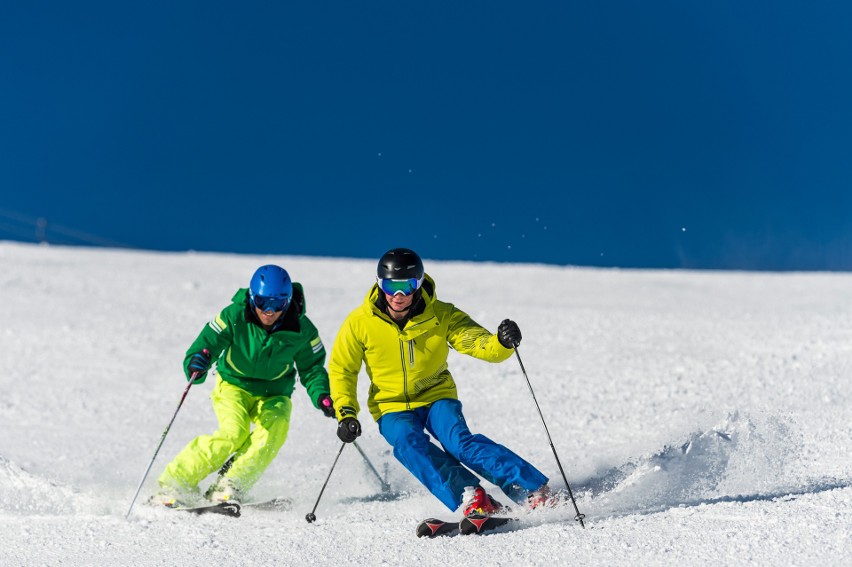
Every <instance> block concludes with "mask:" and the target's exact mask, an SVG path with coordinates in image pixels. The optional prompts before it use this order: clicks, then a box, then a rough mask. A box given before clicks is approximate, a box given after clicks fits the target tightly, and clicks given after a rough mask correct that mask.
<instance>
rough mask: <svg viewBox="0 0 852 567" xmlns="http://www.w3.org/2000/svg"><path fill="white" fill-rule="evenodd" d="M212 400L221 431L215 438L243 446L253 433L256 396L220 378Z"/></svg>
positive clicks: (218, 431) (215, 434)
mask: <svg viewBox="0 0 852 567" xmlns="http://www.w3.org/2000/svg"><path fill="white" fill-rule="evenodd" d="M210 398H211V400H212V401H213V411H214V412H216V417H217V418H218V419H219V429H218V430H217V431H216V433H214V436H216V437H220V438H223V439H228V440H231V441H233V442H234V443H235V444H237V446H239V445H242V443H243V442H244V441H245V440H246V439H247V438H248V436H249V434H250V433H251V414H252V409H253V407H254V405H255V398H254V396H252V395H251V394H249V393H248V392H246V391H245V390H243V389H242V388H240V387H238V386H234V385H233V384H229V383H227V382H225V381H223V380H222V379H221V378H220V379H219V382H218V383H217V384H216V387H215V388H214V389H213V392H212V393H211V394H210Z"/></svg>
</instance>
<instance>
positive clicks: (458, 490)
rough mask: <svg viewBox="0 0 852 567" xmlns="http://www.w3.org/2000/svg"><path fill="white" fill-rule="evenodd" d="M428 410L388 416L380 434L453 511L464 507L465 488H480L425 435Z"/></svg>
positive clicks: (381, 420) (424, 484)
mask: <svg viewBox="0 0 852 567" xmlns="http://www.w3.org/2000/svg"><path fill="white" fill-rule="evenodd" d="M427 412H428V408H418V409H417V410H412V411H401V412H394V413H387V414H385V415H383V416H382V417H381V418H380V419H379V432H380V433H381V434H382V436H383V437H384V438H385V439H386V440H387V442H388V443H390V444H391V446H393V454H394V457H396V459H397V460H398V461H399V462H400V463H402V465H403V466H404V467H405V468H406V469H408V470H409V471H410V472H411V474H413V475H414V476H415V477H416V478H417V480H419V481H420V482H421V483H422V484H423V486H425V487H426V488H428V489H429V491H430V492H431V493H432V494H433V495H435V497H436V498H437V499H438V500H440V501H441V502H443V504H444V505H445V506H446V507H447V508H449V509H450V510H452V511H455V510H456V509H458V507H459V506H460V505H461V499H462V494H463V493H464V487H465V486H474V485H477V484H479V479H477V478H476V476H474V475H473V474H472V473H471V472H470V471H469V470H467V469H466V468H464V467H463V466H462V465H461V464H460V463H459V462H458V461H457V460H456V459H455V458H454V457H452V456H451V455H448V454H447V453H445V452H444V451H442V450H441V449H440V448H439V447H437V446H436V445H435V444H433V443H432V442H431V441H430V440H429V436H428V435H426V433H424V431H423V427H424V424H423V418H424V417H425V415H426V413H427Z"/></svg>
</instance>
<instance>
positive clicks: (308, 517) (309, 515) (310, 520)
mask: <svg viewBox="0 0 852 567" xmlns="http://www.w3.org/2000/svg"><path fill="white" fill-rule="evenodd" d="M344 447H346V443H341V444H340V450H339V451H338V452H337V456H336V457H334V462H333V463H332V464H331V470H329V471H328V476H327V477H326V479H325V483H324V484H323V485H322V488H321V489H320V493H319V496H317V502H316V504H314V509H313V510H311V511H310V512H308V513H307V514H306V515H305V519H306V520H307V521H308V523H309V524H311V523H313V522H316V521H317V517H316V515H315V514H314V512H316V511H317V506H319V503H320V498H322V493H323V492H325V487H326V486H328V481H329V480H330V479H331V473H333V472H334V467H335V465H337V459H339V458H340V453H342V452H343V448H344Z"/></svg>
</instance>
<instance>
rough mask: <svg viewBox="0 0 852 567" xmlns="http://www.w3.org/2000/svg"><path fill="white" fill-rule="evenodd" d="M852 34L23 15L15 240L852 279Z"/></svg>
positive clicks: (296, 11) (202, 8)
mask: <svg viewBox="0 0 852 567" xmlns="http://www.w3.org/2000/svg"><path fill="white" fill-rule="evenodd" d="M243 4H245V3H243ZM850 29H852V3H849V2H848V1H820V2H814V3H804V2H790V1H783V0H782V1H771V2H770V1H754V2H741V1H719V2H698V1H691V2H684V1H681V0H677V1H675V0H671V1H664V2H663V1H656V2H638V1H621V0H613V1H610V2H561V1H560V2H556V1H553V2H538V3H524V4H522V3H518V2H508V1H503V0H497V1H488V2H484V1H477V2H449V1H437V2H422V1H421V2H411V1H406V2H400V1H399V0H395V1H370V2H342V1H341V2H303V3H285V2H264V3H250V4H249V5H237V4H235V3H232V2H210V1H205V2H157V1H154V2H146V3H142V4H138V3H137V4H128V3H121V2H86V1H83V2H79V3H67V2H39V1H37V0H36V1H32V2H19V3H14V4H13V5H6V6H4V8H3V14H2V17H0V77H1V78H2V79H0V80H2V84H3V88H2V89H0V154H2V158H0V195H1V196H0V239H17V240H33V239H34V238H35V237H34V234H35V231H36V228H35V226H34V224H33V220H34V219H36V218H44V219H46V220H47V229H46V231H45V234H46V235H47V236H48V238H49V239H50V240H52V241H54V242H67V243H86V242H93V241H97V242H116V243H121V244H125V245H128V246H133V247H141V248H148V249H158V250H187V249H194V250H210V251H233V252H239V253H261V254H267V253H269V254H300V255H327V256H353V257H367V258H373V257H378V256H379V255H380V254H381V253H382V252H384V251H385V250H386V249H388V248H391V247H394V246H409V247H411V248H414V249H415V250H418V251H419V252H420V253H421V255H422V256H424V257H427V258H443V259H459V260H483V261H501V262H502V261H510V262H515V261H520V262H547V263H555V264H578V265H593V266H619V267H667V268H710V269H719V268H721V269H761V270H763V269H772V270H789V269H820V270H822V269H829V270H849V269H852V244H850V243H852V219H850V214H849V211H850V210H852V183H850V182H852V159H850V155H852V104H850V101H852V71H850V70H852V34H850V33H849V30H850ZM81 236H82V237H84V238H81Z"/></svg>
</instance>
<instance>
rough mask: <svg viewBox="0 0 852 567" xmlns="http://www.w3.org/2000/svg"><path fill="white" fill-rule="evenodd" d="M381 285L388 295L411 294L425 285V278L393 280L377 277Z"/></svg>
mask: <svg viewBox="0 0 852 567" xmlns="http://www.w3.org/2000/svg"><path fill="white" fill-rule="evenodd" d="M376 281H377V282H378V283H379V287H380V288H381V290H382V291H383V292H385V293H386V294H388V295H397V294H400V293H401V294H402V295H411V294H412V293H414V292H415V291H417V290H418V289H420V286H421V285H423V278H420V279H417V278H409V279H407V280H392V279H388V278H376Z"/></svg>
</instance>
